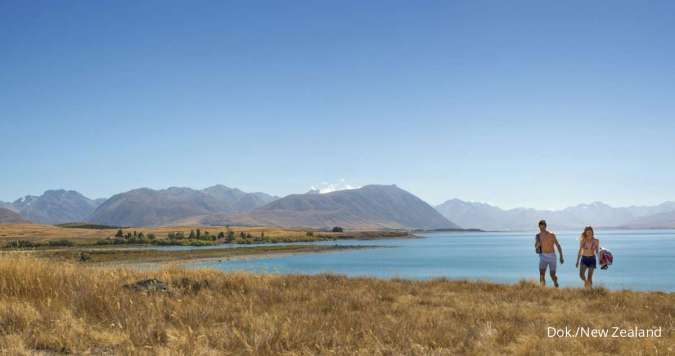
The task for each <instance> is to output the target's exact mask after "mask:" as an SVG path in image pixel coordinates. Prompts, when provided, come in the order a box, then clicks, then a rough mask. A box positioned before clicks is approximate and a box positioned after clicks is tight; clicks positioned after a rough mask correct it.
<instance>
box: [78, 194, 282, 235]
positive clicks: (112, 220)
mask: <svg viewBox="0 0 675 356" xmlns="http://www.w3.org/2000/svg"><path fill="white" fill-rule="evenodd" d="M275 199H277V197H275V196H272V195H269V194H265V193H245V192H243V191H241V190H239V189H235V188H228V187H226V186H224V185H216V186H213V187H209V188H206V189H203V190H195V189H191V188H178V187H171V188H168V189H162V190H153V189H149V188H141V189H135V190H131V191H128V192H125V193H121V194H117V195H114V196H113V197H111V198H110V199H108V200H106V201H105V202H104V203H103V204H101V205H100V206H99V207H98V208H97V209H96V210H95V211H94V212H93V213H92V214H91V216H90V217H89V218H88V219H87V221H89V222H93V223H96V224H103V225H112V226H157V225H171V224H174V223H176V222H177V221H179V220H181V219H186V218H189V217H193V216H202V215H209V214H234V213H245V212H249V211H251V210H253V209H255V208H257V207H260V206H263V205H265V204H267V203H269V202H271V201H273V200H275Z"/></svg>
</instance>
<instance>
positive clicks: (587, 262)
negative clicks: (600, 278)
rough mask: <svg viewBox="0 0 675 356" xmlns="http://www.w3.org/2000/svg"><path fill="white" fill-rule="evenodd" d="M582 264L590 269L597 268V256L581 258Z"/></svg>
mask: <svg viewBox="0 0 675 356" xmlns="http://www.w3.org/2000/svg"><path fill="white" fill-rule="evenodd" d="M581 264H582V265H584V266H586V267H588V268H597V262H596V261H595V256H581Z"/></svg>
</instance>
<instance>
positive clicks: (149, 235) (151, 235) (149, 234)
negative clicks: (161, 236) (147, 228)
mask: <svg viewBox="0 0 675 356" xmlns="http://www.w3.org/2000/svg"><path fill="white" fill-rule="evenodd" d="M155 238H157V237H156V236H155V234H153V233H152V232H150V233H148V239H150V240H154V239H155Z"/></svg>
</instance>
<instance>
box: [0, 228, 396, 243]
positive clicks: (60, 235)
mask: <svg viewBox="0 0 675 356" xmlns="http://www.w3.org/2000/svg"><path fill="white" fill-rule="evenodd" d="M197 229H200V230H201V231H202V232H205V231H208V232H209V233H210V234H212V235H217V234H218V233H219V232H221V231H222V232H226V231H227V229H228V228H227V227H224V226H160V227H138V228H127V229H122V231H123V233H125V234H126V233H127V232H134V231H136V232H139V233H140V232H142V233H143V234H145V235H147V234H148V233H153V234H155V235H156V236H157V238H158V239H164V238H166V237H167V235H168V234H169V233H172V232H183V234H184V235H185V236H186V237H187V236H188V235H189V233H190V230H197ZM229 229H230V230H231V231H234V232H235V234H236V235H238V234H239V233H241V232H244V233H248V234H250V235H251V236H252V237H254V238H255V237H259V236H261V234H264V236H265V238H266V240H268V241H274V240H286V241H313V240H320V239H338V238H355V237H358V238H375V237H399V236H405V235H407V233H406V232H403V231H372V230H363V231H347V232H344V233H333V232H324V231H316V230H308V229H282V228H273V227H247V226H230V227H229ZM117 230H118V229H87V228H66V227H61V226H56V225H40V224H0V246H2V245H4V243H6V242H8V241H10V240H27V241H32V242H45V241H49V240H57V239H68V240H71V241H73V242H74V243H76V244H93V243H95V242H96V240H100V239H105V238H108V237H113V236H114V235H115V233H117ZM308 231H312V234H313V236H307V232H308Z"/></svg>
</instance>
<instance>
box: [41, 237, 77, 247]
mask: <svg viewBox="0 0 675 356" xmlns="http://www.w3.org/2000/svg"><path fill="white" fill-rule="evenodd" d="M47 245H49V246H73V245H75V244H74V243H73V242H72V241H70V240H66V239H61V240H51V241H47Z"/></svg>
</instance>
